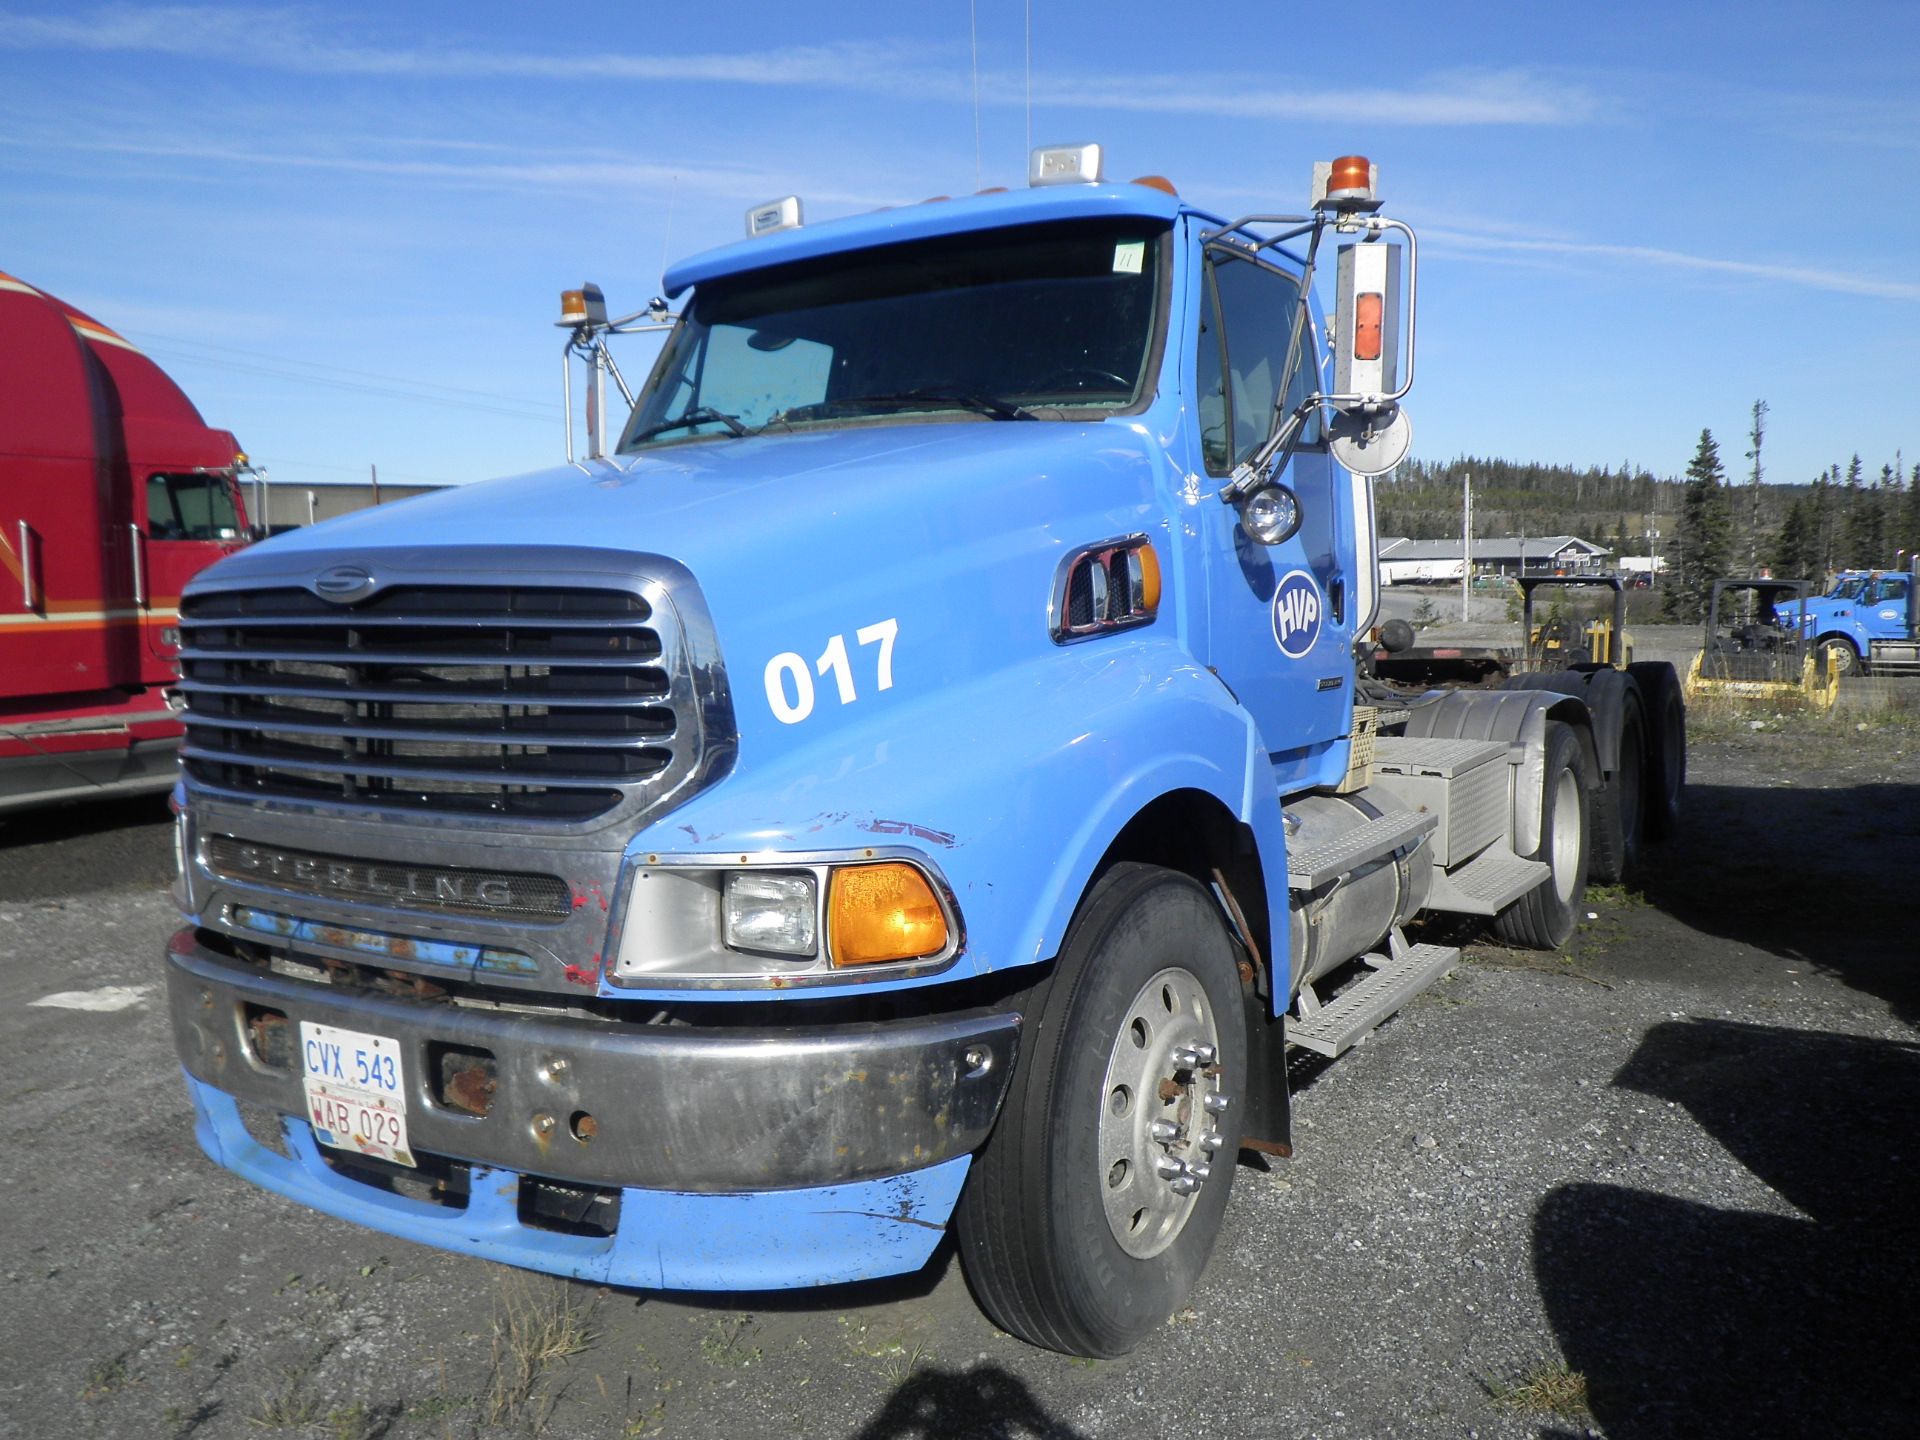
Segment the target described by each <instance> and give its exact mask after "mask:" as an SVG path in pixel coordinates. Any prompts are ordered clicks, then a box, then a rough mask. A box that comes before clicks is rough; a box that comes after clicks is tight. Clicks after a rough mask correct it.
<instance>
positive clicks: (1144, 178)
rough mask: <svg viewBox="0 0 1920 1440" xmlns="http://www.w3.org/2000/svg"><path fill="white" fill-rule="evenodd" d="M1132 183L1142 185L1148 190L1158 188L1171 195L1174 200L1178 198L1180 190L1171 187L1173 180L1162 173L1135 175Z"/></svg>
mask: <svg viewBox="0 0 1920 1440" xmlns="http://www.w3.org/2000/svg"><path fill="white" fill-rule="evenodd" d="M1133 183H1134V184H1136V185H1144V186H1146V187H1147V189H1149V190H1159V191H1161V192H1162V193H1164V194H1167V195H1171V196H1173V197H1174V199H1176V200H1177V199H1179V198H1180V192H1179V191H1178V190H1176V189H1174V188H1173V182H1172V181H1171V180H1169V179H1167V177H1166V176H1164V175H1136V176H1134V177H1133Z"/></svg>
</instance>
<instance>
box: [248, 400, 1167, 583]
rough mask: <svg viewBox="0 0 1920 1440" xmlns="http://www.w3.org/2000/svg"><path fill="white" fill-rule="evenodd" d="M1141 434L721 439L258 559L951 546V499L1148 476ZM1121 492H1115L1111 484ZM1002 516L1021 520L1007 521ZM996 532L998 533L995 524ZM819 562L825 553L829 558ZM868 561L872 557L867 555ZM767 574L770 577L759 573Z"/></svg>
mask: <svg viewBox="0 0 1920 1440" xmlns="http://www.w3.org/2000/svg"><path fill="white" fill-rule="evenodd" d="M1147 449H1148V442H1147V441H1146V439H1145V437H1144V436H1143V435H1142V434H1141V433H1139V432H1138V431H1135V430H1134V429H1133V428H1132V427H1131V426H1126V425H1122V424H1116V423H1112V422H1091V423H1076V422H1068V421H990V420H983V421H962V422H958V423H952V424H945V423H932V424H924V423H923V424H903V425H881V426H874V427H867V428H860V429H849V430H822V431H815V432H810V433H799V434H792V435H763V436H753V437H748V438H744V439H716V440H711V441H698V442H694V443H690V444H686V445H675V446H668V447H665V448H662V449H659V450H652V451H648V452H645V453H643V454H639V455H623V456H617V457H614V458H612V459H608V460H592V461H583V462H581V463H580V464H578V465H561V466H556V467H554V468H553V469H550V470H542V471H535V472H533V473H530V474H526V475H516V476H510V477H507V478H504V479H499V480H489V481H483V482H477V483H474V484H470V485H461V486H456V487H451V488H449V489H446V490H441V491H438V492H436V493H434V494H431V495H423V496H419V497H417V498H414V499H410V500H407V501H404V502H397V503H395V504H393V505H388V506H381V507H378V508H375V509H369V510H362V511H358V512H355V513H354V514H351V515H344V516H341V517H339V518H338V519H334V520H329V521H327V522H325V523H324V524H320V525H315V526H308V527H305V528H303V529H300V530H297V531H292V532H289V533H287V534H284V535H280V536H277V537H275V538H274V539H272V540H270V541H267V542H265V543H264V544H262V545H259V546H256V547H255V548H254V550H253V551H252V552H251V557H252V563H253V564H255V565H262V566H266V565H270V564H271V563H272V562H273V561H274V560H275V559H276V558H278V559H282V560H285V561H286V562H289V563H290V564H291V565H293V566H296V567H297V566H299V565H301V564H302V562H303V561H304V560H305V558H306V557H307V555H308V554H310V553H312V552H317V551H324V552H326V553H327V554H328V555H330V556H334V555H339V554H340V553H341V552H343V551H346V552H354V551H359V550H363V549H386V548H391V547H407V548H411V547H414V546H419V545H460V544H499V543H519V544H528V545H589V546H611V547H613V548H618V549H628V550H636V551H650V552H653V553H655V554H663V555H669V556H672V557H673V558H675V559H677V560H679V561H681V562H682V563H683V564H685V565H687V566H688V567H689V568H690V569H692V570H693V572H694V573H695V575H696V576H698V577H700V579H701V581H702V583H703V584H706V583H709V577H710V576H713V577H714V578H716V579H717V578H718V575H717V574H716V571H722V572H723V571H725V570H726V569H729V568H731V567H732V565H733V564H734V563H736V562H738V561H739V560H740V559H741V558H743V552H750V551H759V550H761V549H763V547H764V548H769V549H771V548H777V549H778V550H779V551H781V552H783V553H784V554H786V555H788V556H804V555H806V554H808V552H809V549H810V548H811V547H813V546H816V545H824V546H825V547H826V549H827V550H829V551H831V550H835V549H838V548H840V546H842V545H847V544H855V545H861V546H865V545H869V544H873V543H880V544H883V545H887V546H888V547H889V548H893V547H899V548H903V549H908V550H912V549H917V548H919V547H920V546H922V545H925V546H928V547H934V546H937V545H939V544H942V543H946V542H950V541H951V540H952V538H953V535H954V532H953V531H951V530H943V528H942V521H943V520H949V521H950V520H951V519H952V518H953V515H952V512H953V510H954V509H955V508H956V506H957V507H960V508H964V509H967V510H973V509H976V508H977V507H978V505H979V504H980V503H981V502H982V501H984V500H990V499H992V498H995V497H999V498H1001V499H1003V500H1005V501H1006V502H1008V503H1009V504H1011V502H1013V501H1014V500H1015V498H1016V497H1017V495H1018V493H1019V492H1020V491H1021V490H1022V489H1024V488H1026V487H1029V486H1031V485H1032V484H1033V482H1034V481H1035V480H1037V479H1040V478H1043V477H1044V478H1048V479H1050V480H1052V481H1054V482H1056V483H1057V482H1058V481H1059V480H1060V479H1062V478H1064V477H1063V472H1064V471H1067V470H1086V471H1089V472H1098V473H1100V474H1102V475H1104V476H1105V477H1106V479H1107V482H1108V483H1113V482H1114V481H1117V480H1119V479H1120V478H1121V476H1120V474H1118V473H1116V472H1131V473H1132V475H1133V477H1134V478H1135V480H1136V483H1137V481H1138V479H1139V478H1141V477H1142V476H1143V474H1144V472H1145V468H1146V462H1147V453H1146V452H1147ZM1115 493H1116V496H1117V494H1118V493H1119V491H1118V488H1117V487H1116V492H1115ZM1005 523H1012V517H1011V515H1009V516H1008V517H1007V519H1006V521H1004V522H1003V524H1005ZM996 528H1001V527H996ZM823 558H824V557H823ZM869 558H871V557H869ZM759 574H760V578H761V580H762V582H763V583H764V581H765V579H766V578H767V577H766V575H765V572H764V571H760V572H759Z"/></svg>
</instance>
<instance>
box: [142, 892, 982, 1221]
mask: <svg viewBox="0 0 1920 1440" xmlns="http://www.w3.org/2000/svg"><path fill="white" fill-rule="evenodd" d="M167 991H168V1004H169V1009H170V1011H171V1014H172V1018H173V1029H174V1039H175V1043H176V1045H177V1047H178V1050H179V1054H180V1059H181V1062H182V1064H183V1065H184V1066H185V1067H186V1070H187V1073H188V1074H189V1075H190V1076H192V1077H193V1078H194V1079H195V1080H198V1081H201V1082H203V1083H204V1084H207V1085H210V1086H212V1087H214V1088H215V1089H217V1090H220V1091H223V1092H225V1093H226V1094H228V1095H231V1096H233V1097H234V1098H235V1099H237V1100H239V1101H242V1102H247V1103H251V1104H254V1105H259V1106H264V1107H266V1108H268V1109H271V1110H273V1111H277V1112H279V1113H280V1114H282V1115H288V1116H293V1117H296V1119H297V1120H298V1121H299V1122H300V1123H304V1118H303V1117H304V1116H305V1114H306V1100H305V1095H304V1091H303V1087H302V1084H301V1074H300V1067H299V1059H298V1047H297V1046H296V1045H287V1046H285V1047H284V1048H279V1047H268V1046H263V1045H262V1042H261V1038H260V1036H261V1033H262V1028H263V1027H262V1024H261V1012H262V1011H265V1012H269V1018H268V1020H267V1022H266V1028H267V1029H271V1028H272V1027H274V1026H277V1025H281V1024H284V1025H286V1026H288V1027H289V1029H290V1033H291V1034H293V1035H297V1034H298V1030H297V1026H298V1023H299V1022H300V1021H302V1020H308V1021H314V1022H317V1023H320V1024H326V1025H333V1026H339V1027H342V1028H345V1029H349V1030H358V1031H362V1032H365V1033H369V1034H375V1035H383V1036H388V1037H390V1038H392V1039H394V1040H397V1041H398V1042H399V1043H400V1046H401V1050H402V1055H403V1057H404V1061H405V1065H406V1083H407V1126H408V1130H409V1133H410V1136H411V1139H412V1143H413V1145H414V1147H415V1149H416V1150H417V1151H422V1152H427V1153H430V1154H434V1155H441V1156H445V1157H448V1158H450V1159H454V1160H460V1161H465V1162H467V1163H470V1164H474V1165H479V1166H484V1167H487V1168H490V1169H497V1170H511V1171H517V1172H520V1173H522V1174H531V1175H540V1176H546V1177H550V1178H553V1179H556V1180H564V1181H570V1182H573V1183H576V1184H582V1185H595V1186H618V1187H622V1188H638V1189H646V1190H671V1191H679V1192H690V1193H740V1192H755V1191H769V1190H781V1189H789V1188H797V1187H805V1186H821V1185H833V1184H840V1183H843V1182H851V1181H864V1180H872V1179H879V1178H884V1177H887V1176H893V1175H900V1174H904V1173H906V1172H908V1171H914V1170H920V1169H924V1168H926V1167H928V1166H932V1165H936V1164H939V1163H941V1162H944V1161H947V1160H951V1159H955V1158H957V1157H961V1156H965V1155H967V1154H969V1153H970V1152H972V1151H973V1150H975V1149H977V1148H978V1147H979V1145H980V1144H981V1143H982V1142H983V1141H984V1140H985V1139H986V1137H987V1133H988V1131H989V1130H991V1128H992V1126H993V1121H994V1117H995V1116H996V1115H997V1113H998V1112H999V1108H1000V1103H1001V1100H1002V1098H1003V1097H1004V1095H1005V1093H1006V1086H1007V1081H1008V1078H1009V1077H1010V1076H1011V1074H1012V1072H1013V1064H1014V1059H1015V1057H1016V1055H1017V1053H1018V1047H1019V1036H1020V1018H1019V1016H1017V1015H1014V1014H1009V1013H1005V1012H985V1011H970V1012H962V1013H956V1014H953V1015H945V1016H935V1017H923V1018H916V1019H912V1020H905V1021H890V1022H886V1023H849V1024H842V1025H823V1026H815V1027H783V1028H764V1027H763V1028H753V1029H748V1028H742V1027H706V1026H689V1025H665V1024H660V1025H655V1024H641V1023H624V1022H620V1021H613V1020H595V1019H580V1018H574V1017H549V1016H544V1015H532V1014H525V1013H517V1012H508V1011H496V1010H487V1009H475V1008H468V1007H463V1006H458V1005H453V1004H447V1003H440V1002H427V1001H420V1000H412V999H401V998H397V997H391V996H385V995H379V994H368V993H365V992H350V991H345V990H335V989H333V988H332V987H330V986H328V985H325V984H321V983H317V982H313V981H308V980H300V979H293V978H289V977H285V976H281V975H277V974H273V973H270V972H267V971H263V970H261V969H260V968H259V967H257V966H254V965H249V964H246V963H244V962H241V961H237V960H233V959H230V958H228V957H226V956H224V955H221V954H219V953H217V952H216V951H213V950H211V949H208V948H207V947H205V946H203V945H202V944H201V943H200V942H199V940H198V939H197V937H196V934H195V932H194V931H193V930H191V929H187V930H182V931H180V932H179V933H178V934H177V935H175V936H174V938H173V940H172V942H171V944H170V945H169V947H168V954H167ZM249 1007H251V1010H250V1008H249ZM275 1015H277V1016H279V1017H283V1018H282V1019H278V1020H275V1019H272V1018H271V1017H272V1016H275ZM447 1047H453V1048H454V1049H456V1050H457V1051H458V1052H459V1053H462V1054H466V1053H471V1052H476V1051H477V1052H484V1053H485V1054H488V1055H491V1056H492V1057H493V1075H492V1080H493V1089H492V1092H491V1096H490V1101H489V1103H488V1104H487V1106H486V1110H487V1113H486V1114H484V1115H474V1114H469V1113H464V1112H463V1111H462V1110H460V1109H458V1108H454V1107H453V1106H450V1105H449V1104H447V1103H444V1098H443V1097H441V1096H439V1095H437V1093H436V1085H435V1083H434V1081H435V1076H434V1074H433V1072H432V1071H431V1070H430V1068H429V1067H430V1066H431V1065H434V1064H436V1063H437V1061H436V1060H435V1058H434V1057H436V1056H438V1055H440V1054H442V1053H445V1050H446V1048H447ZM269 1049H274V1050H276V1053H274V1054H272V1055H269V1054H268V1053H267V1051H268V1050H269ZM270 1062H277V1063H270ZM581 1116H588V1117H591V1120H592V1123H591V1124H590V1125H581V1124H580V1123H579V1119H578V1117H581Z"/></svg>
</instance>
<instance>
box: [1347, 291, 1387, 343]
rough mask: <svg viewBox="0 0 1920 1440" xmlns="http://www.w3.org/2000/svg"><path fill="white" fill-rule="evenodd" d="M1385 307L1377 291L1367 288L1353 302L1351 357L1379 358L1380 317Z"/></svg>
mask: <svg viewBox="0 0 1920 1440" xmlns="http://www.w3.org/2000/svg"><path fill="white" fill-rule="evenodd" d="M1384 309H1385V305H1384V302H1383V300H1382V298H1381V296H1380V294H1379V292H1377V291H1373V290H1369V291H1367V292H1366V293H1365V294H1363V295H1360V296H1358V297H1357V298H1356V299H1355V300H1354V303H1353V358H1354V359H1356V360H1378V359H1379V358H1380V317H1381V314H1382V312H1383V310H1384Z"/></svg>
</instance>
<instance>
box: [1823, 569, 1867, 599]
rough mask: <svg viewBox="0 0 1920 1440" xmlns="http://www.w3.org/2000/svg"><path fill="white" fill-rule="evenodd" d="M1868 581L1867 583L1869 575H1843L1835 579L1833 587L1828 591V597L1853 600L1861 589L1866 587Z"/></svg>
mask: <svg viewBox="0 0 1920 1440" xmlns="http://www.w3.org/2000/svg"><path fill="white" fill-rule="evenodd" d="M1866 583H1867V577H1866V576H1864V575H1850V576H1846V577H1843V578H1842V579H1840V580H1837V581H1835V582H1834V586H1833V588H1832V589H1831V590H1829V591H1827V598H1828V599H1829V600H1851V599H1853V598H1854V597H1855V596H1857V595H1859V593H1860V591H1861V590H1862V589H1863V588H1864V587H1865V585H1866Z"/></svg>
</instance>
